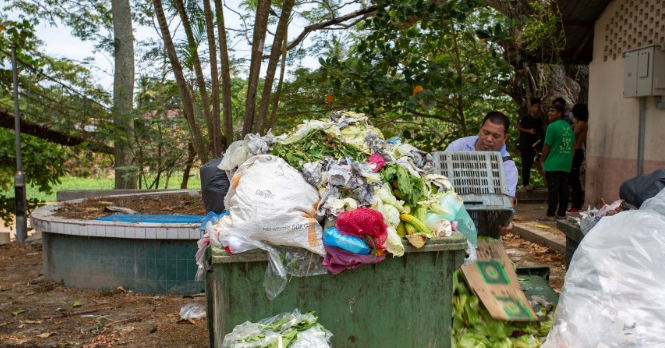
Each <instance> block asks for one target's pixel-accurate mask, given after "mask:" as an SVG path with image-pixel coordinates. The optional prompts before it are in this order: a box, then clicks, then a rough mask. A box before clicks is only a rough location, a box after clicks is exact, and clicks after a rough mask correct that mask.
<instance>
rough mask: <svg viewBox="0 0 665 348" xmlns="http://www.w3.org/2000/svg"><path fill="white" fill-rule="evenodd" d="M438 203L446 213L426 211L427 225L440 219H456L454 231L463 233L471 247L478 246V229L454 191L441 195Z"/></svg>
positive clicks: (434, 223) (431, 224)
mask: <svg viewBox="0 0 665 348" xmlns="http://www.w3.org/2000/svg"><path fill="white" fill-rule="evenodd" d="M440 205H441V208H442V209H443V210H444V211H445V212H446V213H447V214H436V213H428V214H427V225H428V226H434V225H436V223H437V222H438V221H439V220H441V219H446V220H448V221H457V226H456V231H457V232H459V233H461V234H463V235H464V237H466V240H467V241H469V243H470V244H471V245H472V246H473V247H476V246H478V230H477V229H476V225H475V224H474V223H473V219H471V216H470V215H469V213H468V212H467V211H466V208H464V201H462V199H461V198H460V197H459V196H458V195H456V194H455V193H453V192H449V193H446V194H444V195H442V196H441V201H440Z"/></svg>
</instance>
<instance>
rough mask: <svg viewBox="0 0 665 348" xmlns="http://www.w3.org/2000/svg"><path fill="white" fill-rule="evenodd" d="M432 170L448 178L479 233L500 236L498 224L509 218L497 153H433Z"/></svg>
mask: <svg viewBox="0 0 665 348" xmlns="http://www.w3.org/2000/svg"><path fill="white" fill-rule="evenodd" d="M433 157H434V171H435V173H437V174H441V175H444V176H446V177H447V178H448V180H450V182H451V183H452V184H453V187H454V188H455V192H456V193H457V194H458V195H459V196H460V197H461V198H462V199H463V200H464V208H465V209H466V210H467V212H468V213H469V215H470V216H471V218H472V220H473V222H474V224H475V225H476V228H477V229H478V235H480V236H489V237H493V238H498V237H499V227H500V226H505V225H506V224H507V223H508V222H509V221H510V219H512V217H513V214H514V213H515V211H514V210H513V208H512V205H511V203H510V196H509V195H508V187H507V186H506V177H505V174H504V173H503V159H502V158H501V155H500V154H499V153H498V152H488V151H452V152H443V151H439V152H435V153H434V154H433Z"/></svg>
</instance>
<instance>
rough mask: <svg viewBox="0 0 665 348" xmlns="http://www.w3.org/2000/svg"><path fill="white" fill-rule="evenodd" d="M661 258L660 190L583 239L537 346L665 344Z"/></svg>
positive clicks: (664, 257)
mask: <svg viewBox="0 0 665 348" xmlns="http://www.w3.org/2000/svg"><path fill="white" fill-rule="evenodd" d="M664 262H665V190H662V191H660V193H659V194H658V195H657V196H655V197H653V198H651V199H649V200H647V201H646V202H644V204H643V205H642V207H641V209H640V210H630V211H624V212H621V213H619V214H616V215H614V216H606V217H603V218H602V219H601V220H600V221H599V222H598V224H597V225H596V226H595V227H594V228H593V229H592V230H591V231H589V233H588V234H587V235H586V236H585V237H584V239H582V242H581V243H580V245H579V246H578V248H577V250H576V251H575V254H574V255H573V258H572V260H571V263H570V269H569V270H568V272H567V273H566V278H565V281H564V286H563V289H562V293H561V296H560V298H559V303H558V306H557V309H556V312H555V320H554V323H553V325H552V329H551V330H550V332H549V334H548V336H547V340H546V341H545V343H544V344H543V346H542V347H544V348H560V347H608V348H611V347H617V348H618V347H665V339H664V338H663V333H665V287H663V279H665V267H663V264H664Z"/></svg>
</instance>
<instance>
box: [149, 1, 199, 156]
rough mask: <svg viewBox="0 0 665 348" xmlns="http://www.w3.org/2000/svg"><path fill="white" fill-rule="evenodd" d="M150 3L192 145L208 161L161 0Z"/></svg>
mask: <svg viewBox="0 0 665 348" xmlns="http://www.w3.org/2000/svg"><path fill="white" fill-rule="evenodd" d="M152 4H153V6H154V8H155V16H156V17H157V21H158V22H159V29H160V31H161V32H162V39H163V40H164V47H165V48H166V54H167V56H168V57H169V61H170V62H171V67H172V68H173V75H174V76H175V80H176V84H177V85H178V92H179V94H180V98H182V104H183V113H184V114H185V119H186V120H187V124H188V125H189V129H190V132H191V133H192V140H193V142H194V147H195V149H196V152H197V153H198V155H199V158H200V159H201V161H202V162H203V163H206V162H208V161H209V159H210V157H209V155H208V151H207V150H206V146H205V143H204V141H203V136H202V135H201V130H200V129H199V126H198V124H196V119H195V118H194V102H193V101H192V97H191V96H190V94H189V90H188V88H187V81H185V76H184V74H183V72H182V65H180V61H179V60H178V56H177V55H176V51H175V46H174V45H173V39H172V38H171V32H170V31H169V26H168V23H167V22H166V17H165V16H164V8H163V7H162V1H161V0H152Z"/></svg>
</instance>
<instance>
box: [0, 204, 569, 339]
mask: <svg viewBox="0 0 665 348" xmlns="http://www.w3.org/2000/svg"><path fill="white" fill-rule="evenodd" d="M185 198H187V199H188V201H189V202H192V204H188V203H175V202H176V200H174V197H170V199H168V200H166V202H165V201H164V200H146V199H145V198H143V199H141V200H140V201H136V200H125V201H118V200H116V199H110V198H105V199H103V200H96V201H95V200H87V201H86V202H85V203H83V204H82V207H84V208H87V210H88V212H87V214H93V213H95V211H96V213H100V212H101V211H103V206H105V205H107V203H112V205H113V206H120V207H125V208H131V209H133V210H136V211H138V212H140V213H150V214H157V213H171V214H195V215H203V208H202V206H200V205H201V199H200V196H199V197H195V196H190V197H185ZM99 201H104V202H106V203H99ZM159 202H161V203H159ZM157 206H161V207H162V210H159V209H157V210H151V209H148V207H153V208H155V207H157ZM521 206H522V207H519V206H518V215H517V216H516V218H520V217H522V218H530V215H531V214H536V213H539V214H541V211H542V210H540V209H539V207H533V206H529V205H524V204H521ZM193 207H196V208H193ZM70 208H72V209H71V210H72V211H74V210H76V209H74V208H75V207H70ZM164 208H166V209H167V210H163V209H164ZM190 208H191V209H194V210H193V211H189V210H186V209H190ZM198 209H200V210H198ZM84 210H85V209H84ZM529 210H532V212H529ZM196 211H198V212H196ZM63 212H64V210H63ZM520 212H523V213H521V214H520ZM72 214H76V213H72ZM79 214H80V213H79ZM70 217H74V216H70ZM78 218H81V215H78ZM35 237H37V238H35ZM503 240H504V244H505V245H506V247H507V248H508V249H511V250H515V251H518V252H519V253H520V254H521V255H522V256H521V257H520V258H519V259H518V260H513V261H514V262H515V263H516V264H517V265H518V266H522V265H524V266H533V265H544V266H549V267H550V272H551V276H550V285H551V286H552V288H553V289H555V291H557V292H558V291H560V290H561V285H562V284H563V274H564V273H565V270H564V268H563V263H564V262H563V255H561V254H558V253H556V252H554V251H553V250H551V249H549V248H545V247H542V246H539V245H537V244H533V243H530V242H528V241H525V240H523V239H521V238H519V237H517V236H514V235H508V236H506V237H504V238H503ZM201 295H202V294H201ZM201 295H197V296H181V295H154V294H138V293H132V292H127V291H125V290H124V289H122V288H119V289H116V290H114V291H100V290H82V289H73V288H66V287H62V286H60V285H59V284H57V283H53V282H49V281H45V280H44V279H43V276H42V250H41V239H39V238H38V234H37V235H36V236H33V237H31V238H29V241H28V242H27V243H26V244H24V245H18V244H17V243H16V242H12V243H10V244H7V245H4V246H0V347H118V346H119V347H208V330H207V324H206V319H205V318H203V319H195V320H189V321H187V320H180V316H179V311H180V309H181V308H182V307H183V306H185V305H186V304H189V303H197V304H200V305H201V306H204V305H205V297H203V296H201Z"/></svg>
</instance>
